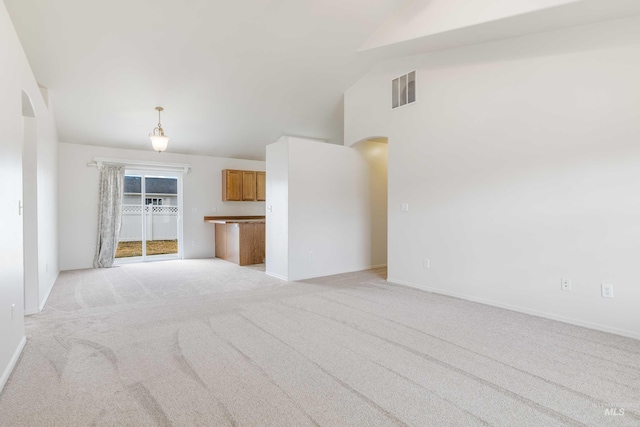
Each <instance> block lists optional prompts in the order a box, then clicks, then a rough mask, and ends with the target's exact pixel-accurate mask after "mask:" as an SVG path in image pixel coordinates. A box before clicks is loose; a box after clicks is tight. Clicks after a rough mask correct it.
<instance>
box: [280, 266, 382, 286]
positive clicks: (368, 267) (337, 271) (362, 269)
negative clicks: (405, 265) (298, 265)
mask: <svg viewBox="0 0 640 427" xmlns="http://www.w3.org/2000/svg"><path fill="white" fill-rule="evenodd" d="M386 266H387V265H386V264H378V265H363V266H361V267H353V268H349V269H347V270H335V271H325V272H324V273H322V274H320V275H318V276H305V277H296V278H295V279H289V280H290V281H292V282H295V281H298V280H309V279H317V278H319V277H327V276H336V275H338V274H348V273H356V272H358V271H367V270H372V269H374V268H381V267H386Z"/></svg>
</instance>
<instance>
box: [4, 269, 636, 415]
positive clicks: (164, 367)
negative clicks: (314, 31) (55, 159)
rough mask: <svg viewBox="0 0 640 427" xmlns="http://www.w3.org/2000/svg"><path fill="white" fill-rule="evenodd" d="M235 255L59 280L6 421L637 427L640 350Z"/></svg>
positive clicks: (33, 324) (373, 279) (371, 277)
mask: <svg viewBox="0 0 640 427" xmlns="http://www.w3.org/2000/svg"><path fill="white" fill-rule="evenodd" d="M260 270H261V269H260V268H240V267H237V266H235V265H233V264H230V263H227V262H225V261H221V260H189V261H168V262H156V263H147V264H129V265H125V266H121V267H117V268H113V269H101V270H81V271H69V272H63V273H61V274H60V277H59V279H58V281H57V282H56V285H55V287H54V289H53V292H52V294H51V297H50V299H49V302H48V304H47V306H46V308H45V310H44V311H43V312H42V313H41V314H39V315H36V316H32V317H29V318H27V334H28V341H27V345H26V348H25V350H24V353H23V355H22V357H21V359H20V361H19V363H18V365H17V367H16V369H15V370H14V373H13V375H12V376H11V378H10V379H9V382H8V383H7V386H6V387H5V389H4V391H3V392H2V394H1V395H0V425H1V426H116V425H118V426H119V425H130V426H190V425H201V426H227V425H237V426H307V425H316V426H318V425H320V426H387V425H413V426H445V425H455V426H474V425H496V426H536V427H537V426H555V425H571V426H574V425H575V426H578V425H592V426H606V425H616V426H617V425H620V426H623V425H626V426H638V425H640V341H636V340H632V339H627V338H623V337H619V336H615V335H610V334H606V333H601V332H597V331H592V330H588V329H584V328H579V327H575V326H571V325H566V324H562V323H559V322H554V321H550V320H545V319H541V318H536V317H531V316H527V315H524V314H519V313H515V312H511V311H507V310H502V309H498V308H494V307H488V306H485V305H482V304H476V303H471V302H467V301H463V300H459V299H455V298H450V297H445V296H441V295H436V294H432V293H427V292H421V291H418V290H414V289H411V288H407V287H403V286H397V285H392V284H389V283H387V282H386V281H385V274H386V272H385V271H384V270H372V271H366V272H359V273H351V274H344V275H339V276H331V277H326V278H321V279H316V280H308V281H304V282H297V283H287V282H283V281H280V280H277V279H273V278H270V277H268V276H266V275H264V273H263V272H262V271H260Z"/></svg>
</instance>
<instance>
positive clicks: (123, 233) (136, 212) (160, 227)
mask: <svg viewBox="0 0 640 427" xmlns="http://www.w3.org/2000/svg"><path fill="white" fill-rule="evenodd" d="M143 210H144V215H146V220H147V230H146V231H147V240H177V239H178V207H177V206H153V205H146V206H141V205H123V206H122V228H121V229H120V239H119V241H121V242H136V241H141V240H142V214H143Z"/></svg>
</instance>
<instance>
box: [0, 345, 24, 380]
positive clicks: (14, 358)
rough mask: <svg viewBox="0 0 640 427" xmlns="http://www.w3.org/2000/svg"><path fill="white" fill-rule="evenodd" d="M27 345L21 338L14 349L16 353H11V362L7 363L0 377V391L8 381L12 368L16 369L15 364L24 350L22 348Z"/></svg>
mask: <svg viewBox="0 0 640 427" xmlns="http://www.w3.org/2000/svg"><path fill="white" fill-rule="evenodd" d="M25 344H27V337H25V336H23V337H22V339H21V340H20V344H18V347H17V348H16V351H15V352H14V353H13V356H12V357H11V360H10V361H9V365H7V368H6V369H5V370H4V372H3V373H2V377H0V391H2V389H3V388H4V386H5V385H6V384H7V381H9V377H10V376H11V372H13V368H15V367H16V363H18V359H20V355H21V354H22V350H24V346H25Z"/></svg>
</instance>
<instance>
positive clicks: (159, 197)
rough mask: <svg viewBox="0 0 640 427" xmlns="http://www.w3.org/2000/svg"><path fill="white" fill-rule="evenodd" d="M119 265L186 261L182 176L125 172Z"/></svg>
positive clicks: (118, 253)
mask: <svg viewBox="0 0 640 427" xmlns="http://www.w3.org/2000/svg"><path fill="white" fill-rule="evenodd" d="M124 181H125V184H124V200H123V209H122V228H121V229H120V238H119V241H118V251H117V252H116V260H117V261H118V262H131V261H133V262H135V261H151V260H159V259H175V258H182V215H181V213H182V175H181V174H179V173H170V172H153V171H135V170H127V171H125V177H124Z"/></svg>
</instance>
